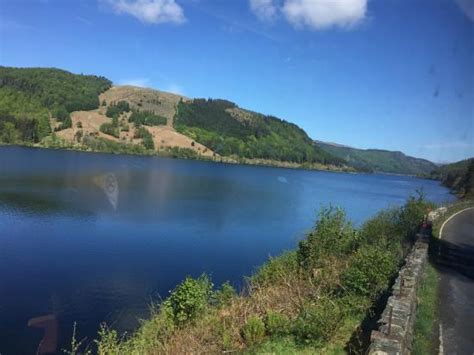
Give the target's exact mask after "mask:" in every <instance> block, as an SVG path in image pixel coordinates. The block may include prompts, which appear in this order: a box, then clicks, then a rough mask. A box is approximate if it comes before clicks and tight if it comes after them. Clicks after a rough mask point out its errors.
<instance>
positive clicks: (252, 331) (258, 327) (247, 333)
mask: <svg viewBox="0 0 474 355" xmlns="http://www.w3.org/2000/svg"><path fill="white" fill-rule="evenodd" d="M242 336H243V338H244V340H245V343H246V344H247V345H248V346H254V345H257V344H259V343H260V342H261V341H262V340H263V339H264V338H265V324H264V323H263V321H262V320H261V319H260V318H259V317H257V316H250V317H249V318H248V319H247V323H245V325H244V326H243V328H242Z"/></svg>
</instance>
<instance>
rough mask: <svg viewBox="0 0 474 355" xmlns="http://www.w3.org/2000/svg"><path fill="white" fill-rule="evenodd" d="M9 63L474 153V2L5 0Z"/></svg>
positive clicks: (326, 128)
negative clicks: (94, 76)
mask: <svg viewBox="0 0 474 355" xmlns="http://www.w3.org/2000/svg"><path fill="white" fill-rule="evenodd" d="M0 64H1V65H7V66H20V67H23V66H41V67H58V68H62V69H66V70H70V71H72V72H75V73H85V74H98V75H103V76H106V77H108V78H109V79H111V80H112V81H113V82H114V83H116V84H126V83H127V84H136V85H143V86H148V87H153V88H157V89H162V90H168V91H173V92H179V93H182V94H184V95H186V96H189V97H215V98H217V97H218V98H226V99H229V100H232V101H234V102H236V103H237V104H238V105H240V106H241V107H244V108H248V109H251V110H255V111H258V112H262V113H266V114H272V115H275V116H278V117H281V118H284V119H286V120H288V121H291V122H295V123H297V124H298V125H300V126H301V127H302V128H304V129H305V130H306V131H307V132H308V134H309V135H310V136H311V137H312V138H314V139H318V140H325V141H332V142H337V143H341V144H346V145H350V146H354V147H359V148H381V149H390V150H400V151H403V152H404V153H407V154H410V155H414V156H417V157H423V158H428V159H430V160H433V161H436V162H445V161H454V160H459V159H462V158H466V157H468V156H474V104H473V103H474V2H473V1H472V0H82V1H81V0H77V1H76V0H75V1H73V0H57V1H55V0H0Z"/></svg>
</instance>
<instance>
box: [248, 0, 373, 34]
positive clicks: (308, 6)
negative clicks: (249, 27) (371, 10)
mask: <svg viewBox="0 0 474 355" xmlns="http://www.w3.org/2000/svg"><path fill="white" fill-rule="evenodd" d="M367 2H368V0H250V8H251V9H252V11H253V12H254V13H255V14H256V15H257V17H258V18H260V19H269V18H270V19H274V18H275V17H276V16H277V15H278V14H279V13H281V14H282V15H283V16H284V17H285V19H286V20H287V21H288V22H290V23H291V24H292V25H293V26H295V27H297V28H304V27H307V28H311V29H313V30H321V29H325V28H329V27H342V28H351V27H353V26H355V25H357V24H358V23H360V22H361V21H362V20H363V19H364V18H365V15H366V12H367Z"/></svg>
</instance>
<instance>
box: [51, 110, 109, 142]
mask: <svg viewBox="0 0 474 355" xmlns="http://www.w3.org/2000/svg"><path fill="white" fill-rule="evenodd" d="M71 121H72V127H71V128H67V129H63V130H62V131H58V132H56V135H57V136H58V137H60V138H62V139H65V140H67V141H69V142H74V140H75V136H76V133H77V132H78V131H81V130H82V133H83V135H84V136H85V135H88V134H90V133H92V134H96V135H97V136H98V137H101V138H106V139H110V140H113V141H118V139H117V138H115V137H112V136H109V135H108V134H104V133H102V132H100V131H99V129H100V126H101V125H102V124H104V123H110V122H111V119H110V118H108V117H106V116H104V115H101V114H100V113H98V112H97V111H76V112H73V113H71ZM79 122H80V124H79ZM78 125H79V126H82V128H80V127H78Z"/></svg>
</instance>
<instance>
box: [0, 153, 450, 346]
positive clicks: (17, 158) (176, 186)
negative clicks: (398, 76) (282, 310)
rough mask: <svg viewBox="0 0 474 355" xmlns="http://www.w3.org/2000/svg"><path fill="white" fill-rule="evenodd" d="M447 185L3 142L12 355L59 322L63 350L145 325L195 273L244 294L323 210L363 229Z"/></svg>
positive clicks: (0, 211)
mask: <svg viewBox="0 0 474 355" xmlns="http://www.w3.org/2000/svg"><path fill="white" fill-rule="evenodd" d="M416 189H423V191H424V192H425V194H426V196H427V197H428V199H430V200H432V201H434V202H444V201H452V200H453V199H454V197H453V196H452V195H451V194H449V191H448V190H447V189H445V188H444V187H442V186H440V185H439V183H438V182H436V181H429V180H422V179H417V178H414V177H406V176H394V175H380V174H373V175H371V174H345V173H330V172H318V171H306V170H290V169H281V168H266V167H255V166H243V165H226V164H215V163H211V162H200V161H187V160H177V159H167V158H159V157H138V156H123V155H120V156H119V155H107V154H91V153H82V152H73V151H59V150H58V151H56V150H43V149H32V148H22V147H0V353H1V354H11V353H13V354H16V353H18V354H20V353H21V354H25V353H35V352H36V348H37V346H38V344H39V342H40V341H41V339H42V336H43V331H42V330H41V329H38V328H34V327H29V326H28V321H29V320H30V319H31V318H34V317H40V316H46V315H54V319H56V320H57V324H58V329H59V347H58V349H61V348H64V347H66V346H67V345H68V344H69V343H70V339H71V333H72V329H73V323H74V322H77V334H78V338H80V339H82V338H83V337H87V339H88V340H91V339H92V338H93V337H94V336H95V334H96V331H97V329H98V326H99V324H100V323H101V322H107V324H109V325H112V326H113V327H114V328H116V329H118V330H119V331H125V330H128V331H130V330H133V329H134V328H135V327H136V326H137V324H138V321H137V319H138V318H140V317H141V318H143V317H146V316H147V315H148V309H149V304H150V302H152V301H157V300H159V298H160V297H166V296H167V295H168V291H169V290H171V289H173V288H174V286H175V285H177V284H178V283H179V282H180V281H182V280H183V278H184V277H186V276H187V275H191V276H194V277H196V276H199V275H200V274H201V273H203V272H206V273H208V274H210V275H211V277H212V279H213V281H214V283H215V284H220V283H222V282H224V281H226V280H229V281H230V282H231V283H232V284H234V285H235V286H237V287H238V286H239V285H241V282H242V279H243V276H245V275H249V274H251V273H252V271H253V270H255V268H256V267H257V266H258V265H260V264H262V263H263V262H264V261H265V260H266V259H267V258H268V256H270V255H278V254H279V253H281V252H282V251H283V250H286V249H292V248H295V247H296V245H297V242H298V240H300V239H301V238H303V237H304V233H305V231H307V230H308V229H310V228H311V227H312V226H313V224H314V221H315V219H316V216H317V213H318V211H319V210H320V208H321V207H323V206H328V205H329V204H332V205H334V206H340V207H343V208H345V210H346V211H347V215H348V217H349V218H350V219H351V220H352V221H353V222H354V223H355V224H356V225H360V224H361V223H362V222H363V221H364V220H365V219H367V218H368V217H370V216H373V215H374V214H375V213H376V212H377V211H379V210H380V209H383V208H386V207H389V206H395V205H400V204H402V203H403V202H404V201H405V199H406V198H407V196H409V195H410V194H412V193H414V192H415V190H416Z"/></svg>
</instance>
